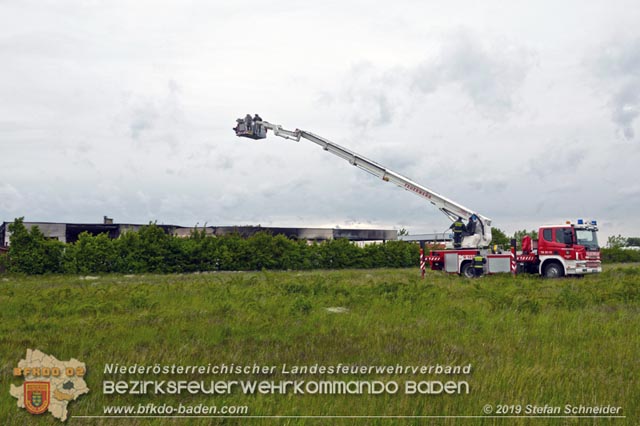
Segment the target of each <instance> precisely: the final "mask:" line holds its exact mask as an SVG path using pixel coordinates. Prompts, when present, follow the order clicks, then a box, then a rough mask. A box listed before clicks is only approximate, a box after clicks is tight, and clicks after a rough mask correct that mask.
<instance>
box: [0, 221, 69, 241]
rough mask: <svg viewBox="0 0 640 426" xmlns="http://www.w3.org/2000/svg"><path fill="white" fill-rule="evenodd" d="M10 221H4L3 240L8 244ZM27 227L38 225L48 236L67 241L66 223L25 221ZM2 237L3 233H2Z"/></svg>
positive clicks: (29, 228)
mask: <svg viewBox="0 0 640 426" xmlns="http://www.w3.org/2000/svg"><path fill="white" fill-rule="evenodd" d="M9 223H11V222H4V223H3V225H4V238H3V241H1V243H2V245H4V246H8V245H9V241H10V240H11V232H10V231H9ZM24 226H25V228H27V229H28V230H31V228H32V227H34V226H37V227H38V228H39V229H40V231H42V233H43V234H44V236H45V237H47V238H55V239H57V240H58V241H62V242H63V243H66V242H67V224H66V223H42V222H24ZM0 237H2V235H0Z"/></svg>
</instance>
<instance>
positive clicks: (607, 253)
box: [600, 247, 640, 263]
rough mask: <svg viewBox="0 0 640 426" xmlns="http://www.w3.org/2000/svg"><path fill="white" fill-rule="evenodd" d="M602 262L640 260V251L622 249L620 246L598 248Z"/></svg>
mask: <svg viewBox="0 0 640 426" xmlns="http://www.w3.org/2000/svg"><path fill="white" fill-rule="evenodd" d="M600 255H601V258H602V263H628V262H640V251H638V250H624V249H622V248H620V247H614V248H603V249H600Z"/></svg>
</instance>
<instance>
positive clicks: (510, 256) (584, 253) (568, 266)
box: [233, 114, 602, 278]
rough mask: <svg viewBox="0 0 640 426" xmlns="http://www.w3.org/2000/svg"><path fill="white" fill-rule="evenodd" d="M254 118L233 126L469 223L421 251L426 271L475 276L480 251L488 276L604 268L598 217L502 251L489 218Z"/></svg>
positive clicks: (326, 143) (329, 145) (310, 136)
mask: <svg viewBox="0 0 640 426" xmlns="http://www.w3.org/2000/svg"><path fill="white" fill-rule="evenodd" d="M255 117H257V119H251V116H250V115H247V116H245V118H238V119H237V120H236V127H234V128H233V130H234V131H235V133H236V136H239V137H244V138H249V139H254V140H259V139H265V138H266V137H267V132H268V131H269V130H270V131H272V132H273V134H274V135H276V136H279V137H282V138H285V139H290V140H293V141H296V142H300V141H301V140H302V139H304V140H307V141H310V142H313V143H315V144H317V145H319V146H320V147H321V148H322V149H324V150H325V151H327V152H329V153H331V154H333V155H336V156H337V157H340V158H342V159H344V160H346V161H348V162H349V163H350V164H351V165H353V166H356V167H358V168H359V169H362V170H364V171H365V172H368V173H370V174H372V175H374V176H376V177H377V178H379V179H382V180H383V181H385V182H391V183H393V184H395V185H397V186H399V187H400V188H403V189H404V190H406V191H409V192H411V193H412V194H415V195H417V196H419V197H421V198H423V199H426V200H427V201H429V202H430V203H431V204H433V205H434V206H435V207H436V208H438V209H439V210H440V211H441V212H442V213H444V214H445V216H447V217H448V218H449V219H450V220H451V221H453V222H455V221H460V220H464V221H468V223H467V226H466V231H465V232H463V233H462V236H461V238H458V239H457V241H455V242H454V241H453V240H452V239H451V238H449V240H448V241H446V242H445V244H444V247H443V248H442V249H435V250H431V252H430V253H429V254H428V255H425V254H424V251H423V250H422V249H421V251H420V264H421V269H422V270H423V274H424V269H425V268H426V264H427V263H428V264H429V267H430V269H432V270H440V271H445V272H449V273H457V274H461V275H464V276H467V277H472V276H474V271H473V258H474V257H475V256H477V255H481V256H483V257H484V258H485V259H486V262H485V264H484V272H485V273H488V274H493V273H500V272H511V273H514V274H515V273H518V272H523V273H532V274H539V275H542V276H544V277H547V278H557V277H562V276H565V275H584V274H591V273H598V272H602V267H601V262H600V248H599V246H598V238H597V232H598V227H597V222H596V221H584V220H582V219H578V220H577V221H576V222H575V223H571V222H567V223H566V224H564V225H550V226H541V227H540V228H539V229H538V239H537V240H533V239H532V238H531V237H529V236H525V237H524V238H523V240H522V245H521V250H516V243H515V240H513V241H512V242H511V247H510V248H509V249H508V250H505V251H504V252H503V251H502V250H500V249H498V248H497V247H495V246H493V247H492V246H491V219H489V218H488V217H486V216H484V215H481V214H480V213H478V212H476V211H474V210H472V209H469V208H467V207H465V206H463V205H461V204H459V203H457V202H455V201H453V200H451V199H449V198H447V197H445V196H443V195H440V194H438V193H437V192H435V191H433V190H432V189H429V188H427V187H425V186H423V185H420V184H418V183H416V182H415V181H413V180H411V179H409V178H408V177H405V176H403V175H401V174H399V173H397V172H395V171H393V170H389V169H388V168H386V167H384V166H382V165H381V164H379V163H376V162H375V161H372V160H369V159H368V158H366V157H364V156H362V155H360V154H357V153H355V152H353V151H350V150H349V149H347V148H344V147H342V146H340V145H338V144H336V143H334V142H331V141H330V140H328V139H325V138H323V137H321V136H318V135H316V134H314V133H311V132H308V131H306V130H300V129H295V130H287V129H284V128H283V127H282V126H281V125H278V124H272V123H269V122H268V121H264V120H262V119H261V118H260V117H259V116H258V115H257V114H256V116H255Z"/></svg>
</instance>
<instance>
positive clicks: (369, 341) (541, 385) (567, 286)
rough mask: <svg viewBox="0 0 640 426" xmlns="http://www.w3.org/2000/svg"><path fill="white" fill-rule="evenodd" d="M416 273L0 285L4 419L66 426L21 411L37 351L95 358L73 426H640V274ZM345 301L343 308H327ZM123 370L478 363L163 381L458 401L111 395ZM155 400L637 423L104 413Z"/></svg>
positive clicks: (634, 270) (635, 270)
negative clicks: (404, 370)
mask: <svg viewBox="0 0 640 426" xmlns="http://www.w3.org/2000/svg"><path fill="white" fill-rule="evenodd" d="M418 273H419V272H418V271H417V270H415V269H411V270H408V269H406V270H386V269H385V270H346V271H312V272H300V273H298V272H255V273H212V274H192V275H139V276H123V275H106V276H100V277H78V276H32V277H19V276H6V275H5V276H0V342H1V344H0V360H1V362H2V369H1V371H0V374H1V376H0V383H1V387H0V417H1V418H0V422H2V423H3V424H16V425H22V424H39V425H40V424H41V425H47V424H49V425H53V424H60V422H59V421H58V420H56V419H54V418H53V417H52V416H51V415H48V414H47V415H44V416H40V417H33V416H31V415H29V414H27V413H26V412H25V410H19V409H18V408H16V406H15V404H16V400H15V399H14V398H13V397H11V396H10V395H9V384H10V383H14V384H19V383H21V379H19V378H14V377H12V369H13V367H16V366H17V363H18V361H19V360H20V359H22V358H23V357H24V356H25V351H26V349H27V348H31V349H36V348H37V349H39V350H41V351H43V352H46V353H48V354H51V355H54V356H55V357H57V358H58V359H60V360H67V359H69V358H77V359H79V360H81V361H83V362H85V363H86V365H87V368H88V374H87V376H86V381H87V383H88V385H89V387H90V388H91V392H90V393H89V394H87V395H84V396H82V397H81V398H80V399H79V400H78V401H74V402H72V403H71V404H70V406H69V413H70V419H69V420H68V423H69V424H73V425H84V424H91V425H96V424H97V425H143V424H179V425H182V424H185V425H186V424H189V425H191V424H198V425H199V424H203V425H204V424H249V425H254V424H255V425H272V424H278V425H280V424H311V425H316V424H318V425H324V424H342V425H347V424H358V425H360V424H361V425H370V424H379V425H390V424H406V425H410V424H484V425H493V424H496V425H506V424H523V425H524V424H531V425H546V424H597V425H601V424H620V425H622V424H630V425H634V424H640V379H639V377H638V374H639V373H640V368H639V362H638V358H639V354H640V335H639V330H640V266H638V265H632V266H609V267H607V268H606V271H605V272H604V273H602V274H600V275H598V276H589V277H585V278H582V279H561V280H543V279H540V278H538V277H529V276H519V277H517V278H515V279H514V278H512V277H510V276H506V275H501V276H490V277H483V278H481V279H478V280H467V279H464V278H460V277H457V276H451V275H445V274H443V273H435V272H430V273H428V274H427V278H426V279H425V280H421V279H420V278H419V276H418ZM327 308H344V309H329V310H328V309H327ZM106 363H119V364H123V365H129V364H142V365H155V364H156V363H160V364H167V365H171V364H180V365H191V364H197V365H207V364H209V363H211V364H222V363H225V364H231V363H234V364H236V365H243V364H246V365H253V364H254V363H257V364H259V365H265V366H271V365H274V366H281V365H282V364H283V363H286V364H288V365H310V364H316V363H318V364H320V365H327V366H331V365H336V364H339V363H342V364H347V365H351V364H356V365H365V366H368V365H374V366H386V365H392V366H395V365H397V364H400V365H410V366H420V365H435V364H443V365H468V364H471V366H472V371H471V374H469V375H464V374H462V375H457V376H447V375H434V374H431V375H414V374H382V375H381V374H375V373H373V374H365V375H350V374H340V375H335V376H330V377H328V378H327V377H326V376H320V375H299V376H293V377H292V376H286V375H284V374H282V373H281V372H280V370H279V369H278V370H277V372H276V374H273V375H268V376H261V375H254V374H243V375H240V376H237V375H236V376H233V375H226V376H225V375H223V376H218V375H204V376H201V375H197V374H193V375H186V376H175V375H161V376H159V379H162V380H172V379H177V380H183V379H185V378H186V379H189V380H198V381H199V380H206V381H210V380H220V379H230V380H251V379H256V380H264V379H267V380H275V381H279V380H381V381H387V382H388V381H397V382H398V383H400V384H402V383H403V382H405V381H407V380H442V381H446V380H465V381H467V382H468V383H469V387H470V390H469V393H468V394H462V395H406V394H404V393H403V392H402V391H400V392H398V393H397V394H395V395H385V394H383V395H366V394H365V395H292V394H290V393H289V394H286V395H249V396H247V395H244V394H242V393H240V392H236V393H234V394H231V395H221V396H208V395H188V396H186V395H181V396H176V395H164V396H162V395H161V396H154V395H135V396H132V395H125V396H114V395H104V394H103V392H102V386H103V381H105V380H125V381H128V380H140V379H145V380H156V377H155V376H141V375H126V374H125V375H113V374H105V373H104V365H105V364H106ZM149 402H153V403H157V404H162V403H168V404H173V405H177V404H178V403H179V402H182V403H185V404H199V403H204V404H206V405H217V406H222V405H225V404H229V405H246V406H248V407H249V415H252V416H271V415H283V416H286V415H291V416H296V415H305V416H320V415H339V416H341V415H350V416H355V415H387V416H396V415H397V416H425V415H426V416H428V415H434V416H441V415H462V416H482V415H483V407H484V406H485V405H486V404H491V405H492V406H493V407H494V409H495V407H496V406H497V405H498V404H506V405H521V406H522V407H523V409H524V406H526V405H527V404H536V405H538V406H544V405H545V404H546V405H549V406H561V407H564V406H565V405H566V404H573V405H579V404H582V405H587V406H591V405H613V406H620V407H622V409H623V412H622V414H623V415H625V416H626V419H609V420H606V419H579V420H578V419H531V418H520V419H514V418H510V419H495V418H484V419H477V418H475V419H442V418H439V419H403V420H400V419H373V418H368V419H352V418H351V419H301V418H279V419H261V418H252V419H246V418H245V419H242V418H239V419H238V418H235V419H230V418H227V419H220V418H214V419H211V418H209V419H184V418H182V419H172V420H168V419H131V418H127V419H101V418H78V416H96V415H102V414H103V407H104V406H109V405H118V404H122V405H125V404H131V405H138V404H146V403H149Z"/></svg>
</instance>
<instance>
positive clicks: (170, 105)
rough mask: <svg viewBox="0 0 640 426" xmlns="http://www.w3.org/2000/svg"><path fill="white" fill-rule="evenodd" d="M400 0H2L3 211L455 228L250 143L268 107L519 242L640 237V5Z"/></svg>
mask: <svg viewBox="0 0 640 426" xmlns="http://www.w3.org/2000/svg"><path fill="white" fill-rule="evenodd" d="M386 3H387V4H388V5H387V6H385V5H384V3H383V2H379V3H376V4H375V6H374V3H372V2H365V1H349V0H342V1H322V2H318V1H316V2H305V1H291V0H289V1H270V2H255V1H252V2H244V1H233V2H222V1H173V2H167V1H157V0H154V1H141V0H136V1H60V0H56V1H43V0H38V1H24V0H21V1H6V0H0V64H1V66H0V148H1V152H0V221H2V220H6V221H9V220H12V219H13V218H14V217H17V216H25V218H26V220H31V221H63V222H100V221H101V220H102V216H103V215H108V216H110V217H113V218H114V219H115V221H116V222H129V223H147V222H149V221H153V220H157V221H158V223H166V224H169V223H170V224H179V225H185V226H188V225H194V224H196V223H199V224H200V225H202V224H203V223H205V222H206V223H208V224H210V225H245V224H251V225H257V224H261V225H263V226H268V225H272V226H329V227H332V226H340V227H376V228H396V229H399V228H401V227H404V228H407V229H408V230H409V231H410V232H411V233H413V234H415V233H420V232H433V231H438V232H440V231H442V230H444V229H445V228H447V227H448V226H449V224H450V222H449V221H448V219H447V218H446V217H445V216H444V215H442V214H441V213H440V212H438V211H437V209H435V208H434V207H433V206H432V205H431V204H429V203H427V202H425V201H423V200H422V199H421V198H419V197H416V196H415V195H413V194H411V193H409V192H407V191H403V190H402V189H399V188H397V187H395V186H393V185H392V184H388V183H384V182H382V181H380V180H377V179H376V178H374V177H373V176H370V175H368V174H366V173H364V172H362V171H361V170H359V169H357V168H355V167H352V166H350V165H349V164H348V163H347V162H345V161H343V160H340V159H339V158H337V157H334V156H332V155H330V154H327V153H326V152H324V151H322V149H320V148H319V147H317V146H316V145H314V144H312V143H308V142H301V143H295V142H292V141H287V140H284V139H281V138H277V137H274V136H271V137H269V138H267V139H266V140H262V141H251V140H248V139H239V138H236V137H235V136H234V133H233V131H232V130H231V128H232V127H233V126H234V125H235V119H236V118H237V117H240V116H244V115H245V114H246V113H250V114H254V113H259V114H260V115H261V116H262V117H263V118H264V119H265V120H267V121H270V122H272V123H278V124H282V125H283V126H284V127H285V128H290V129H295V128H301V129H305V130H309V131H311V132H314V133H316V134H319V135H321V136H324V137H325V138H328V139H330V140H333V141H334V142H337V143H339V144H342V145H344V146H346V147H348V148H350V149H352V150H353V151H356V152H358V153H360V154H363V155H364V156H366V157H369V158H371V159H373V160H375V161H377V162H379V163H381V164H383V165H385V166H387V167H389V168H391V169H392V170H395V171H397V172H400V173H401V174H404V175H406V176H409V177H411V178H412V179H413V180H415V181H417V182H418V183H421V184H423V185H425V186H427V187H429V188H431V189H433V190H435V191H437V192H439V193H441V194H443V195H445V196H447V197H449V198H451V199H453V200H455V201H458V202H459V203H461V204H463V205H466V206H468V207H471V208H473V209H475V210H477V212H479V213H481V214H483V215H485V216H487V217H490V218H492V219H493V223H494V226H497V227H499V228H501V229H503V230H505V231H507V232H509V233H511V232H513V231H515V230H517V229H523V228H526V229H532V228H537V227H538V226H539V225H542V224H549V223H556V222H560V223H563V222H564V220H566V219H572V220H575V219H576V218H584V219H592V218H593V219H597V220H598V221H599V224H600V228H601V234H602V235H601V239H603V238H604V239H606V236H607V235H612V234H618V233H620V234H622V235H625V236H640V221H639V220H638V214H639V212H640V179H639V177H640V119H639V118H638V116H639V115H640V25H638V23H639V22H640V6H638V3H637V1H615V2H609V1H587V2H585V1H564V2H558V1H536V2H532V1H526V2H517V1H513V2H504V1H494V2H492V1H485V2H472V1H466V2H461V1H447V2H443V1H440V2H430V1H398V0H396V1H394V2H386ZM480 4H481V5H480Z"/></svg>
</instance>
